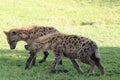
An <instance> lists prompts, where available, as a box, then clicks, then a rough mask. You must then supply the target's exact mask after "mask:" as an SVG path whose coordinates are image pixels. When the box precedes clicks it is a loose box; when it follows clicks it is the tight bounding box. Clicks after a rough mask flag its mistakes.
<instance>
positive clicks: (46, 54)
mask: <svg viewBox="0 0 120 80" xmlns="http://www.w3.org/2000/svg"><path fill="white" fill-rule="evenodd" d="M43 54H44V57H43V58H42V60H40V61H39V63H43V62H45V61H46V58H47V57H48V55H49V53H48V51H44V52H43ZM59 64H60V65H62V60H61V61H60V62H59Z"/></svg>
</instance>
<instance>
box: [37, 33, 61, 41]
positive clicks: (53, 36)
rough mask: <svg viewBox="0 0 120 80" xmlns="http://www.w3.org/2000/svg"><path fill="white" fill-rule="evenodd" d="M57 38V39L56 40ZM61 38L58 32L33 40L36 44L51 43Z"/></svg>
mask: <svg viewBox="0 0 120 80" xmlns="http://www.w3.org/2000/svg"><path fill="white" fill-rule="evenodd" d="M56 37H57V38H56ZM58 38H62V34H61V33H59V32H54V33H50V34H47V35H45V36H42V37H40V38H37V39H35V42H38V43H51V42H53V40H54V39H58Z"/></svg>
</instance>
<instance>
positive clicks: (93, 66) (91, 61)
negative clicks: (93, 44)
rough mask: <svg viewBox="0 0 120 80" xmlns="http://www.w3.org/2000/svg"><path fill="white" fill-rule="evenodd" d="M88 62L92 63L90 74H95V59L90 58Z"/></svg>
mask: <svg viewBox="0 0 120 80" xmlns="http://www.w3.org/2000/svg"><path fill="white" fill-rule="evenodd" d="M88 62H89V65H90V69H89V73H88V75H93V74H94V69H95V61H93V60H92V59H90V58H89V59H88Z"/></svg>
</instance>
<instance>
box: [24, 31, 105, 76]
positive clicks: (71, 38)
mask: <svg viewBox="0 0 120 80" xmlns="http://www.w3.org/2000/svg"><path fill="white" fill-rule="evenodd" d="M25 48H26V49H27V50H29V51H30V53H31V56H30V57H29V58H28V60H27V62H26V68H29V65H30V61H31V60H32V59H33V58H34V55H36V52H38V51H46V50H52V51H53V52H54V55H55V58H54V61H53V63H52V65H51V66H50V68H49V71H50V72H52V73H54V72H58V71H59V70H56V69H55V67H56V65H57V64H58V63H59V61H60V60H61V59H62V57H63V56H65V57H68V58H69V59H70V60H71V62H72V64H73V66H74V67H75V68H76V70H77V71H78V73H82V72H83V71H82V69H81V68H80V66H79V65H78V64H77V62H76V59H78V60H80V61H81V62H83V63H86V64H89V65H90V69H89V75H91V74H93V73H94V68H95V65H96V66H97V67H98V68H99V70H100V72H101V75H104V67H103V66H102V64H101V62H100V54H99V49H98V47H97V45H96V43H95V42H94V41H92V40H90V39H88V38H86V37H82V36H76V35H65V34H61V33H58V32H56V33H51V34H48V35H46V36H43V37H41V38H38V39H35V40H34V41H33V42H32V43H30V44H28V45H26V46H25Z"/></svg>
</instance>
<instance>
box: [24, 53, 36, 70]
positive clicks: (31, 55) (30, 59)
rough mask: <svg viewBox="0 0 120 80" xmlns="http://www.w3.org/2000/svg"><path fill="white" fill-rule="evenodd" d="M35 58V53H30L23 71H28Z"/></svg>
mask: <svg viewBox="0 0 120 80" xmlns="http://www.w3.org/2000/svg"><path fill="white" fill-rule="evenodd" d="M35 56H36V53H33V52H30V56H29V58H28V59H27V61H26V66H25V69H28V68H29V67H30V64H31V62H32V61H33V59H34V57H35Z"/></svg>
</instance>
